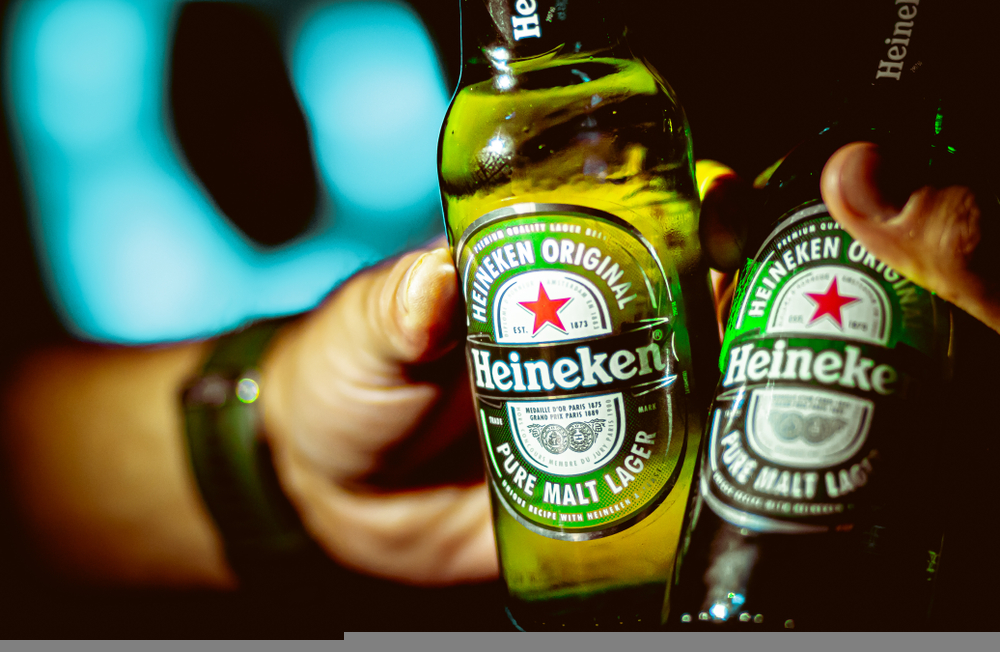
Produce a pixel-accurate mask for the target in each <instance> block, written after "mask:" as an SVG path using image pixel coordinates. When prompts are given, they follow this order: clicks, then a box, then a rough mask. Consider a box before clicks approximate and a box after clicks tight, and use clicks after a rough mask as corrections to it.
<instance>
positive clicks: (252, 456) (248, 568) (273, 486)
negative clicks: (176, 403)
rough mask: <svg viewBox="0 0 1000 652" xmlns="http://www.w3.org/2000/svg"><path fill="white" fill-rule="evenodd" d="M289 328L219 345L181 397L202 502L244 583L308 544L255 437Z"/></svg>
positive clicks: (269, 325)
mask: <svg viewBox="0 0 1000 652" xmlns="http://www.w3.org/2000/svg"><path fill="white" fill-rule="evenodd" d="M287 321H288V320H273V321H265V322H259V323H257V324H253V325H251V326H248V327H246V328H244V329H242V330H240V331H238V332H236V333H232V334H230V335H226V336H224V337H222V338H220V339H219V340H218V342H217V343H216V345H215V349H214V350H213V352H212V354H211V356H210V357H209V359H208V361H207V362H206V364H205V366H204V368H203V370H202V375H201V376H200V377H199V378H196V379H194V380H193V381H191V382H190V383H188V385H187V386H186V387H185V390H184V394H183V402H184V415H185V430H186V433H187V443H188V449H189V453H190V457H191V463H192V466H193V468H194V473H195V477H196V479H197V482H198V486H199V488H200V490H201V495H202V497H203V498H204V500H205V504H206V505H207V506H208V510H209V512H210V513H211V515H212V518H213V519H214V520H215V523H216V525H217V526H218V528H219V531H220V533H221V535H222V539H223V542H224V543H225V546H226V554H227V557H228V559H229V561H230V564H231V565H232V566H233V569H234V570H235V571H236V573H237V574H238V575H239V576H240V577H241V579H245V578H247V577H248V576H259V575H260V574H261V573H265V574H266V573H267V571H268V568H273V566H274V564H275V562H276V561H279V560H281V559H283V558H288V557H289V556H292V555H295V554H296V553H299V552H302V551H305V550H306V549H308V548H309V547H310V546H311V545H312V542H311V540H310V538H309V536H308V534H306V532H305V529H304V528H303V526H302V523H301V521H300V520H299V518H298V516H297V514H296V512H295V510H294V508H293V507H292V506H291V504H290V503H289V502H288V499H287V498H286V497H285V495H284V493H283V492H282V490H281V487H280V485H279V482H278V479H277V476H276V475H275V472H274V466H273V463H272V460H271V451H270V449H269V447H268V446H267V443H266V441H265V440H264V439H263V438H262V437H261V436H260V432H261V416H260V410H259V401H261V400H266V397H262V396H261V388H260V384H259V383H260V376H259V374H258V372H257V370H256V366H257V364H258V361H259V360H260V358H261V355H262V354H263V353H264V350H265V349H266V347H267V345H268V343H269V342H270V340H271V337H272V336H273V335H274V334H275V332H276V331H277V330H278V329H279V328H280V327H281V326H282V325H284V324H285V323H287Z"/></svg>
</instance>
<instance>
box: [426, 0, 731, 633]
mask: <svg viewBox="0 0 1000 652" xmlns="http://www.w3.org/2000/svg"><path fill="white" fill-rule="evenodd" d="M461 6H462V25H463V28H462V29H463V49H464V52H463V57H464V59H463V70H462V79H461V84H460V88H459V91H458V92H457V93H456V95H455V97H454V99H453V101H452V103H451V107H450V108H449V111H448V115H447V117H446V118H445V121H444V125H443V128H442V133H441V143H440V180H441V188H442V195H443V199H444V207H445V213H446V219H447V228H448V233H449V237H450V242H451V246H452V247H453V251H454V255H455V259H456V263H457V266H458V273H459V278H460V284H461V291H462V293H463V296H464V298H465V302H466V306H467V324H468V339H467V358H468V366H469V372H470V377H471V380H472V385H473V389H474V393H475V408H476V415H477V419H478V421H479V427H480V432H481V435H482V446H483V451H484V455H485V458H486V467H487V474H488V483H489V485H490V487H491V493H492V498H493V517H494V524H495V533H496V541H497V546H498V549H499V555H500V565H501V569H502V577H503V580H504V582H505V583H506V586H507V589H508V592H509V600H508V611H509V613H510V615H511V618H512V620H513V621H514V623H515V625H516V626H518V627H520V628H523V629H564V628H569V629H572V628H589V629H594V628H595V627H598V628H606V627H611V628H640V629H642V628H655V627H658V626H659V625H660V617H661V610H662V597H663V592H664V589H665V587H666V583H667V580H668V578H669V575H670V570H671V568H672V566H673V557H674V551H675V548H676V544H677V540H678V537H679V532H680V526H681V522H682V518H683V511H684V507H685V504H686V498H687V495H688V489H689V486H690V481H691V475H692V473H693V470H694V463H695V457H696V452H697V450H698V446H699V435H700V429H701V427H702V419H701V414H700V412H701V410H699V409H698V407H697V406H698V405H699V403H698V401H697V400H696V399H695V398H694V397H693V394H692V393H693V392H695V391H696V387H695V379H694V377H693V375H692V358H693V357H697V355H698V353H699V351H698V348H699V347H702V346H707V347H708V352H707V354H706V355H708V356H711V355H713V354H714V353H716V352H717V348H716V349H715V351H714V352H713V351H712V350H711V346H712V342H711V340H712V339H713V338H714V337H717V335H716V333H717V331H716V330H715V327H714V325H713V324H712V323H711V322H710V320H711V305H710V298H709V296H708V290H707V283H706V268H705V266H704V263H703V261H702V255H701V249H700V245H699V239H698V209H699V205H698V196H697V192H696V188H695V184H694V179H693V164H692V159H691V143H690V138H689V131H688V126H687V123H686V120H685V117H684V113H683V111H682V109H681V107H680V105H679V104H678V103H677V100H676V99H675V97H674V95H673V93H672V91H671V90H670V89H669V87H667V85H666V84H665V83H664V82H663V80H661V79H660V78H659V77H658V76H657V74H656V73H655V72H653V71H651V70H650V68H649V67H647V65H645V64H644V63H642V62H641V61H639V60H637V59H635V58H634V57H633V56H632V54H631V52H630V51H629V49H628V47H627V46H626V45H625V44H624V43H623V42H622V41H621V36H622V34H623V31H624V25H623V21H622V19H621V17H620V16H619V11H620V10H621V8H622V6H623V4H622V3H602V2H599V1H597V0H555V1H552V2H548V1H542V0H464V1H463V2H462V3H461ZM695 318H698V319H701V323H702V324H703V325H702V328H701V329H698V331H697V332H696V331H695V329H693V328H692V323H693V320H695ZM715 346H716V347H717V344H716V345H715ZM692 350H694V353H692ZM706 403H707V401H706ZM704 404H705V403H701V404H700V405H702V406H703V405H704Z"/></svg>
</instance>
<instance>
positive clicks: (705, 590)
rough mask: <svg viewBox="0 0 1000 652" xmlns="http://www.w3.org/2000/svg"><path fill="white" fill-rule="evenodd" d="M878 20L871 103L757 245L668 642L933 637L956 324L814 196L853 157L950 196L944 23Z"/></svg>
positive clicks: (775, 190) (778, 198)
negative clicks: (868, 156) (828, 635)
mask: <svg viewBox="0 0 1000 652" xmlns="http://www.w3.org/2000/svg"><path fill="white" fill-rule="evenodd" d="M872 7H873V8H874V9H875V10H874V11H873V12H872V13H873V17H870V18H872V20H874V21H876V23H875V25H876V26H877V28H878V29H879V30H880V31H881V34H880V37H879V39H878V41H879V43H878V44H879V46H880V48H879V51H877V52H876V53H875V54H874V56H872V57H871V59H870V61H869V64H870V65H869V67H868V70H867V74H866V77H867V79H866V81H870V82H871V87H870V88H866V89H864V90H865V91H866V92H864V93H862V98H861V99H860V100H859V101H858V102H855V103H854V105H853V106H852V109H853V111H854V114H853V115H852V116H851V117H850V118H848V119H845V120H840V121H837V122H835V123H834V124H832V125H830V126H829V127H828V128H826V129H824V130H823V131H822V132H821V133H820V134H819V135H818V136H816V137H814V138H813V139H811V140H810V141H807V142H806V143H804V144H802V145H800V146H799V148H797V149H796V150H795V151H793V152H792V153H791V154H790V155H789V156H788V158H787V159H786V160H785V161H784V162H783V163H782V165H781V166H780V167H779V168H778V170H777V171H776V172H775V174H774V175H773V176H772V177H771V179H770V180H769V182H768V185H767V187H766V188H765V190H764V200H763V206H762V208H761V209H760V211H759V213H758V215H757V216H756V222H755V223H754V224H753V225H752V227H751V229H752V234H751V237H750V243H751V244H750V247H751V248H750V250H749V251H748V254H749V256H750V258H749V259H748V260H747V262H746V264H745V266H744V267H743V268H742V269H741V271H740V275H739V283H738V286H737V290H736V293H735V296H734V300H733V305H732V311H731V313H730V318H729V323H728V326H727V329H726V333H725V339H724V342H723V348H722V355H721V357H720V369H721V374H722V375H721V378H720V383H719V387H718V391H717V395H716V399H715V402H714V404H713V406H712V409H711V411H710V415H709V424H708V426H707V439H706V441H705V448H704V451H703V457H702V460H701V461H700V463H699V480H698V488H697V489H698V490H697V491H696V492H695V493H694V494H693V496H692V498H693V500H692V506H693V507H692V510H691V513H690V514H689V524H688V525H687V527H686V529H685V536H684V541H683V543H682V549H683V551H684V552H683V553H682V555H681V556H680V558H679V560H678V571H677V574H676V577H677V580H678V586H675V587H674V590H673V591H672V592H671V594H670V596H669V598H668V599H669V605H668V610H669V616H668V622H669V624H670V625H671V626H675V627H680V628H682V629H684V628H690V629H720V628H721V629H735V630H744V629H745V630H753V629H786V628H787V629H793V628H794V629H810V630H817V629H818V630H844V629H847V630H857V629H860V630H870V629H889V630H896V629H913V628H922V627H927V626H928V620H927V617H928V609H929V607H930V603H931V599H932V588H933V586H934V582H933V580H934V578H935V577H936V576H937V573H938V571H939V569H940V562H941V559H940V556H941V552H942V546H943V513H942V511H943V510H942V504H943V503H942V501H943V497H942V495H943V494H944V492H945V491H946V488H947V486H948V482H947V481H946V480H945V479H944V475H945V473H946V472H947V469H948V467H949V465H948V464H947V462H946V460H945V459H943V458H944V453H945V451H943V450H942V448H941V446H942V445H941V444H940V443H938V442H939V441H940V440H939V438H940V437H941V436H942V435H941V433H943V432H947V427H946V426H943V423H944V419H942V418H941V416H940V415H941V412H942V411H943V410H942V406H943V403H942V401H941V396H940V394H941V392H942V391H943V389H944V386H943V383H942V380H943V379H944V378H945V377H946V375H947V373H948V364H949V360H950V348H949V347H950V333H951V327H950V313H949V310H948V308H947V306H946V305H945V304H944V303H943V302H942V301H940V300H939V299H937V298H936V297H935V296H933V295H932V294H931V293H929V292H927V291H926V290H924V289H923V288H920V287H918V286H917V285H915V284H914V283H912V282H911V281H909V280H908V279H906V278H903V277H901V276H900V275H899V274H898V273H897V272H895V271H894V270H893V269H891V268H889V267H888V266H886V265H885V263H883V262H882V261H880V260H878V259H876V258H875V257H874V256H873V255H872V254H870V253H869V252H868V251H866V250H865V248H864V246H863V245H862V244H861V243H860V242H858V241H856V240H854V239H853V238H852V237H851V236H850V235H849V234H848V233H847V232H846V231H844V230H843V229H841V228H840V226H839V225H838V224H837V223H836V222H835V221H834V220H833V219H832V218H831V217H830V215H829V213H828V212H827V209H826V207H825V206H824V204H823V203H822V200H821V198H820V188H819V178H820V174H821V171H822V170H823V166H824V164H825V163H826V161H827V159H828V158H829V157H830V155H832V154H833V153H834V152H835V151H836V150H837V149H838V148H839V147H841V146H843V145H845V144H847V143H850V142H854V141H862V140H865V141H875V142H877V143H879V145H880V147H881V148H882V151H883V152H884V153H885V155H886V158H887V159H888V161H889V162H888V163H887V164H886V167H887V169H888V170H889V171H891V172H892V173H895V174H898V175H900V176H901V177H903V178H905V179H906V180H907V182H908V183H911V184H913V186H912V187H911V188H910V189H912V188H915V187H920V186H922V185H926V184H931V183H934V182H935V181H937V182H942V181H943V182H944V183H949V179H948V177H949V175H950V174H951V172H950V167H951V165H952V163H951V161H950V158H951V152H950V151H949V150H951V148H949V147H947V146H946V141H945V140H944V138H945V135H944V133H943V124H944V115H943V111H942V109H941V104H940V103H939V101H938V100H937V97H936V95H935V93H933V92H932V89H933V88H934V85H933V84H930V83H928V81H927V78H928V75H934V74H936V73H935V72H934V66H935V65H937V61H936V59H935V58H934V57H933V56H930V55H929V54H928V52H929V51H930V49H931V45H932V43H931V42H930V36H929V33H930V31H931V25H932V24H933V21H938V20H941V16H940V15H937V16H936V15H935V14H934V13H933V11H934V10H940V9H942V3H940V2H936V3H935V2H932V0H879V3H878V4H877V5H876V4H875V3H873V4H872ZM932 7H933V9H932ZM883 38H884V42H883ZM883 43H884V44H883ZM932 477H933V479H932Z"/></svg>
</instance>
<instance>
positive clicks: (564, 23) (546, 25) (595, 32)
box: [461, 0, 632, 87]
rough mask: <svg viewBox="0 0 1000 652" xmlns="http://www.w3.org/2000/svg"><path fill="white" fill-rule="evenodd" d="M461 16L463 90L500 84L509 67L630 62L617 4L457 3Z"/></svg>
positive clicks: (594, 0) (555, 0)
mask: <svg viewBox="0 0 1000 652" xmlns="http://www.w3.org/2000/svg"><path fill="white" fill-rule="evenodd" d="M461 12H462V77H463V79H462V83H463V85H464V84H466V83H469V82H470V81H479V80H482V79H486V78H489V77H493V78H494V79H500V80H502V79H503V78H504V77H509V76H511V75H512V70H511V67H512V65H513V66H514V67H517V66H518V65H519V64H520V65H521V66H522V67H524V66H528V67H530V66H531V64H532V62H537V63H539V64H541V65H544V64H546V63H547V62H548V61H550V60H551V59H556V58H566V57H586V56H594V55H598V54H600V55H602V56H611V57H622V58H631V56H632V55H631V51H630V50H629V48H628V46H627V45H626V44H625V40H624V35H625V23H624V20H623V17H622V11H621V3H618V5H617V6H615V5H613V4H612V3H611V2H608V1H602V0H461ZM470 77H471V78H473V79H469V78H470ZM502 86H503V84H501V87H502Z"/></svg>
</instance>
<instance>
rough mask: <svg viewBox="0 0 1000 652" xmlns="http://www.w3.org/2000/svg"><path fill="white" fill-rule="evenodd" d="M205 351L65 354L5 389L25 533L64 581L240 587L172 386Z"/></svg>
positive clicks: (46, 354)
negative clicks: (204, 497) (205, 498)
mask: <svg viewBox="0 0 1000 652" xmlns="http://www.w3.org/2000/svg"><path fill="white" fill-rule="evenodd" d="M204 353H205V345H203V344H185V345H178V346H173V347H163V348H135V349H131V348H118V349H107V348H99V347H96V346H83V345H80V346H76V347H65V348H60V349H56V350H47V351H42V352H38V353H35V354H33V355H31V356H29V357H28V358H27V359H26V360H24V361H23V362H22V364H21V366H20V367H19V369H18V370H17V371H16V373H15V374H14V375H13V377H12V380H11V384H10V386H9V388H8V391H7V392H6V405H5V406H4V407H5V421H6V423H5V424H4V425H5V428H4V430H5V441H4V446H5V449H6V450H5V451H4V454H5V456H6V460H7V462H8V465H9V467H10V469H11V471H10V479H9V482H10V484H11V486H12V488H13V491H14V492H15V500H16V503H17V504H18V506H19V507H20V509H21V511H22V513H23V516H24V522H25V524H26V527H27V528H28V530H29V536H30V537H31V538H32V539H33V541H34V542H35V545H36V547H37V549H38V550H39V552H40V553H41V555H42V557H43V558H44V559H45V560H46V561H47V562H49V563H51V564H52V566H53V567H54V568H55V569H56V570H58V571H59V572H62V573H64V574H66V575H68V576H70V577H74V578H78V579H87V580H94V581H100V582H105V583H107V582H112V583H114V582H120V583H129V584H155V585H161V586H163V585H166V586H213V587H219V588H222V587H228V586H232V585H234V583H235V580H234V578H233V575H232V572H231V571H230V569H229V568H228V566H227V564H226V561H225V556H224V553H223V549H222V545H221V541H220V539H219V536H218V534H217V532H216V531H215V529H214V526H213V524H212V521H211V518H210V517H209V515H208V512H207V511H206V509H205V507H204V505H203V504H202V502H201V498H200V496H199V494H198V490H197V487H196V485H195V481H194V476H193V474H192V471H191V469H190V465H189V463H188V459H187V451H186V447H185V444H184V439H183V417H182V411H181V409H180V404H179V398H178V397H179V390H180V387H181V386H182V384H183V382H184V381H185V380H186V379H187V378H188V377H190V376H191V375H192V374H193V373H195V372H196V371H197V369H198V366H199V364H200V363H201V362H202V360H203V357H204Z"/></svg>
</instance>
